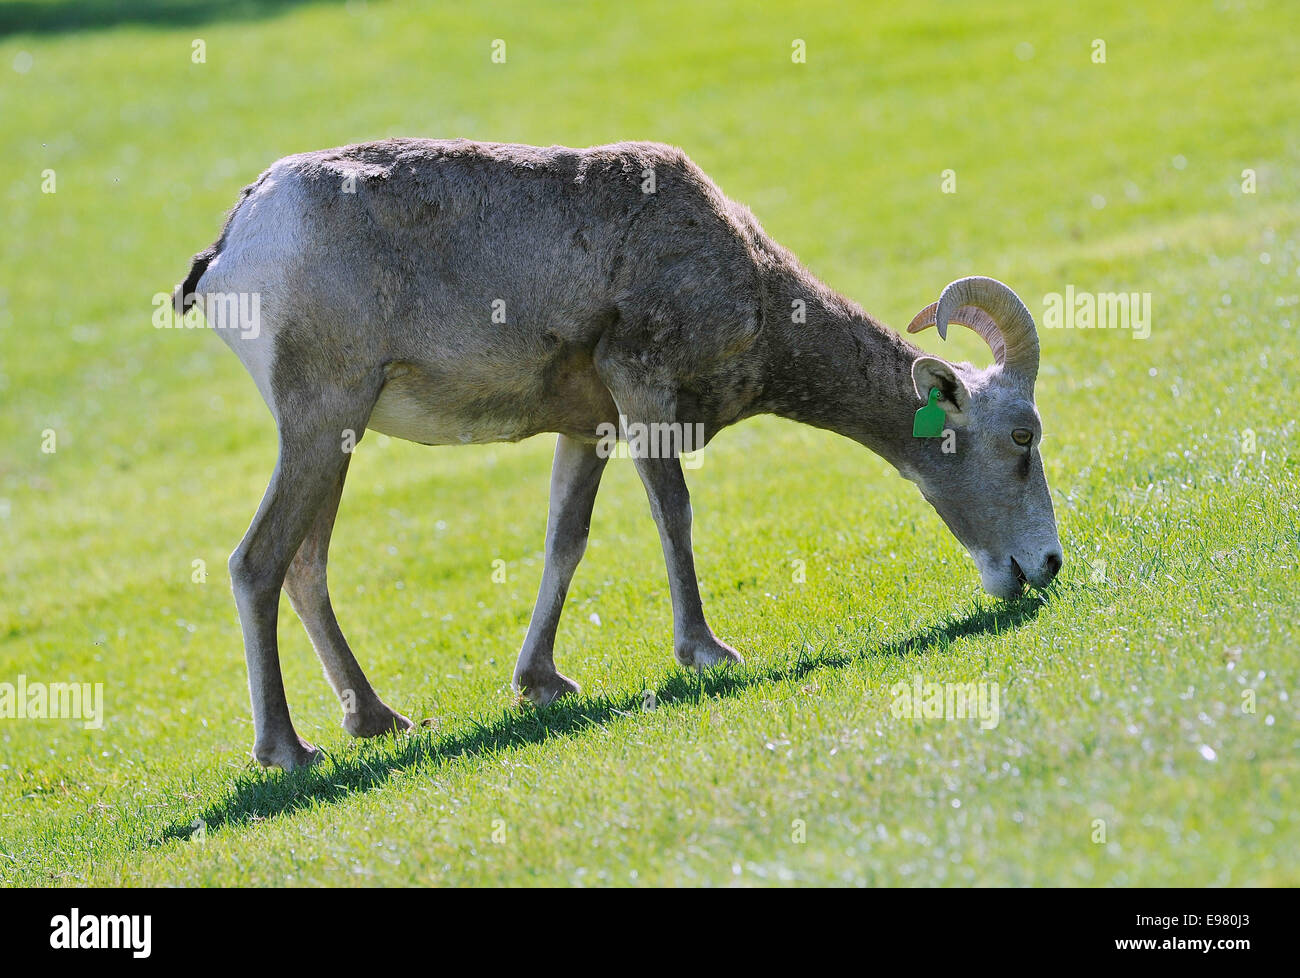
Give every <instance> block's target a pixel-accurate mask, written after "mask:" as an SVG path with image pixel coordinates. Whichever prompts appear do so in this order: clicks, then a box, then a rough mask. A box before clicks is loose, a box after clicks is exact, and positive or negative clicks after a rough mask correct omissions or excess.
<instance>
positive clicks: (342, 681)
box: [284, 455, 413, 737]
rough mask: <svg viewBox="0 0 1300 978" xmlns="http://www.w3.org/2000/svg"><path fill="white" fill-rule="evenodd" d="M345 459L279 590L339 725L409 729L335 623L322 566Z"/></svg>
mask: <svg viewBox="0 0 1300 978" xmlns="http://www.w3.org/2000/svg"><path fill="white" fill-rule="evenodd" d="M350 461H351V456H350V455H349V456H347V457H346V458H345V459H344V461H343V466H342V468H341V469H340V470H339V474H338V478H337V479H336V480H335V482H334V485H333V486H332V487H331V488H330V490H329V493H328V494H327V495H326V497H325V500H324V501H323V502H322V503H321V507H320V509H319V510H318V511H317V513H316V518H315V520H313V521H312V525H311V529H310V530H308V531H307V536H306V537H305V538H304V539H303V541H302V544H301V545H299V547H298V552H297V553H296V554H295V555H294V558H293V562H292V563H291V564H290V565H289V570H288V572H287V573H286V574H285V578H284V590H285V593H286V594H288V595H289V602H290V603H291V604H292V605H293V610H294V611H295V612H297V614H298V617H299V619H301V620H302V624H303V627H304V628H306V630H307V635H308V636H309V637H310V638H311V644H312V647H313V648H315V650H316V655H317V656H318V657H319V658H320V661H321V665H322V667H323V668H324V670H325V678H326V679H327V680H329V684H330V686H331V687H333V689H334V692H335V694H336V695H337V696H338V698H339V702H340V703H341V704H342V706H343V729H344V730H346V731H347V732H348V733H350V734H351V735H352V736H353V737H378V736H380V735H382V734H387V733H401V732H403V731H406V730H410V729H411V728H412V726H413V725H412V723H411V721H410V720H408V719H407V718H406V717H404V716H402V714H400V713H398V712H397V711H396V710H394V709H393V708H392V707H390V706H389V705H388V704H387V703H385V702H384V701H383V700H381V699H380V698H379V695H378V694H377V693H376V692H375V690H374V687H373V686H371V685H370V681H369V680H368V679H366V674H365V673H364V672H363V671H362V669H361V665H360V664H359V663H358V662H357V660H356V656H354V655H353V654H352V649H351V647H349V645H348V641H347V639H346V638H345V637H344V635H343V630H342V629H341V628H339V623H338V619H337V618H336V617H335V616H334V607H333V604H332V603H331V602H330V595H329V586H328V583H327V581H326V570H325V568H326V563H327V561H328V559H329V546H330V536H331V534H332V533H333V531H334V520H335V518H336V517H337V515H338V509H339V500H340V499H341V498H342V495H343V483H344V480H345V479H346V478H347V473H348V463H349V462H350Z"/></svg>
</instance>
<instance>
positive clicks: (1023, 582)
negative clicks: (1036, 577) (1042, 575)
mask: <svg viewBox="0 0 1300 978" xmlns="http://www.w3.org/2000/svg"><path fill="white" fill-rule="evenodd" d="M1011 570H1012V572H1013V573H1014V574H1015V575H1016V580H1017V581H1018V582H1019V583H1020V589H1021V590H1022V591H1023V590H1024V589H1025V588H1026V587H1027V586H1028V585H1029V578H1027V577H1025V572H1024V571H1023V570H1021V569H1020V564H1019V563H1018V562H1017V561H1016V558H1015V557H1012V558H1011Z"/></svg>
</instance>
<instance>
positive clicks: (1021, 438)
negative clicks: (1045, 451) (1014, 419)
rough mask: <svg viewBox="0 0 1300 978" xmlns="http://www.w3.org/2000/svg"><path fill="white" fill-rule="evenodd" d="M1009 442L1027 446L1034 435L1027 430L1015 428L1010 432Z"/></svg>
mask: <svg viewBox="0 0 1300 978" xmlns="http://www.w3.org/2000/svg"><path fill="white" fill-rule="evenodd" d="M1011 440H1012V441H1014V442H1015V443H1016V444H1017V445H1028V444H1029V443H1030V442H1031V441H1033V440H1034V433H1033V432H1032V431H1030V430H1029V429H1028V428H1017V429H1016V430H1015V431H1013V432H1011Z"/></svg>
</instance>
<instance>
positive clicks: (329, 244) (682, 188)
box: [174, 139, 1062, 769]
mask: <svg viewBox="0 0 1300 978" xmlns="http://www.w3.org/2000/svg"><path fill="white" fill-rule="evenodd" d="M214 296H215V297H218V303H217V305H218V306H219V305H220V303H221V302H224V301H226V300H227V299H229V298H230V297H249V296H252V297H256V300H257V301H256V303H253V302H245V303H244V304H243V305H242V306H238V308H239V309H242V310H245V311H247V310H251V309H256V312H257V322H254V323H245V322H243V320H244V319H246V318H247V315H237V316H236V319H237V321H239V322H240V323H241V325H242V326H243V327H244V328H241V329H232V328H219V329H218V332H219V334H220V335H221V336H222V337H223V339H225V340H226V342H227V343H228V344H229V345H230V347H231V349H233V350H234V351H235V353H236V355H238V357H239V358H240V360H241V361H242V362H243V363H244V366H245V367H246V368H247V369H248V371H249V373H250V374H252V376H253V379H254V381H255V382H256V384H257V387H258V389H259V390H260V391H261V394H262V396H263V398H265V400H266V403H267V405H268V406H269V407H270V409H271V413H272V415H274V417H275V421H276V424H277V426H278V428H279V434H280V454H279V460H278V463H277V465H276V467H275V472H274V474H273V475H272V477H271V482H270V486H269V487H268V489H267V491H266V495H265V497H264V498H263V500H262V504H261V506H260V507H259V508H258V511H257V514H256V516H254V517H253V522H252V525H251V526H250V527H249V529H248V532H247V534H246V535H245V536H244V539H243V541H242V542H241V543H240V544H239V546H238V547H237V548H236V549H235V552H234V554H233V555H232V556H231V558H230V574H231V580H232V582H233V585H234V591H235V600H236V603H237V604H238V607H239V616H240V621H241V623H242V626H243V632H244V644H245V651H246V655H247V659H248V672H249V684H250V688H251V693H252V705H253V720H254V724H255V727H256V733H255V743H254V746H253V756H254V757H255V758H256V759H257V760H258V761H260V762H261V763H262V764H266V765H275V766H279V767H282V768H286V769H288V768H294V767H298V766H301V765H303V764H308V763H311V761H312V760H314V759H315V758H316V757H317V756H318V751H317V749H316V748H314V747H313V746H311V745H310V744H308V743H307V742H306V741H304V740H303V739H302V738H300V737H299V736H298V735H297V733H296V732H295V731H294V727H293V723H292V721H291V719H290V717H289V707H288V703H287V702H286V699H285V694H284V685H283V682H282V679H281V675H280V663H279V654H278V651H277V645H276V617H277V611H278V607H279V595H280V589H281V586H283V588H284V590H286V591H287V592H288V594H289V599H290V601H291V602H292V603H293V606H294V608H295V609H296V610H297V612H298V615H299V617H301V619H302V621H303V624H304V625H305V626H306V628H307V632H308V634H309V635H310V636H311V640H312V644H313V645H314V646H315V648H316V651H317V653H318V654H319V656H320V659H321V662H322V663H323V665H324V668H325V673H326V675H327V676H328V677H329V681H330V683H331V684H332V686H333V687H334V689H335V691H336V692H337V693H338V695H339V697H340V699H341V700H342V702H343V704H344V710H345V716H344V721H343V725H344V727H345V728H346V729H347V730H348V732H349V733H351V734H353V735H354V736H361V737H367V736H374V735H377V734H382V733H386V732H389V731H394V730H402V729H406V728H409V727H410V726H411V723H410V721H409V720H408V719H406V717H404V716H402V715H401V714H399V713H397V712H396V711H394V710H393V709H391V708H390V707H389V706H388V705H386V704H385V703H384V702H383V701H382V700H381V699H380V698H379V696H378V695H377V694H376V693H375V691H374V689H373V688H372V687H371V685H370V683H369V681H368V680H367V679H366V677H365V675H364V673H363V672H362V671H361V667H360V666H359V665H358V664H357V661H356V659H355V658H354V657H353V654H352V651H351V649H350V648H349V647H348V643H347V641H346V640H345V639H344V637H343V633H342V632H341V631H340V630H339V626H338V622H337V621H336V620H335V617H334V612H333V609H332V608H331V605H330V598H329V592H328V589H327V587H326V581H325V564H326V555H327V551H328V549H329V540H330V533H331V530H332V528H333V525H334V517H335V514H336V512H337V510H338V505H339V497H340V495H341V493H342V491H343V482H344V478H345V476H346V474H347V469H348V461H349V459H350V457H351V456H350V451H351V447H352V444H353V443H354V441H355V440H356V439H359V438H360V436H361V434H362V432H363V431H364V430H365V429H366V428H372V429H374V430H376V431H380V432H384V433H386V434H389V435H393V436H395V437H399V438H406V439H409V440H411V441H416V442H421V443H423V444H428V445H448V444H460V443H480V442H491V441H517V440H518V439H521V438H527V437H529V436H531V435H535V434H538V433H541V432H555V433H557V434H558V435H559V438H558V442H557V445H556V449H555V462H554V469H553V471H552V475H551V504H550V514H549V518H548V521H547V529H546V564H545V569H544V572H543V574H542V583H541V588H540V591H539V593H538V596H537V604H536V606H535V607H534V609H533V615H532V620H531V621H530V623H529V626H528V633H527V637H526V638H525V639H524V643H523V648H522V650H521V652H520V654H519V661H518V664H517V665H516V667H515V672H514V685H515V687H516V688H517V689H518V690H519V691H520V692H521V693H522V694H523V695H524V696H526V697H527V698H528V699H529V700H531V701H532V702H533V703H536V704H538V705H544V704H547V703H550V702H551V701H552V700H554V699H555V698H556V697H558V696H561V695H564V694H565V693H571V692H576V691H577V690H578V684H577V683H575V682H573V681H572V680H571V679H568V678H567V677H565V676H563V675H561V674H560V673H559V671H558V670H557V669H556V667H555V662H554V658H553V645H554V641H555V632H556V626H557V624H558V622H559V618H560V610H561V607H562V606H563V604H564V599H565V595H566V593H567V591H568V587H569V582H570V580H571V579H572V577H573V573H574V570H575V568H576V567H577V565H578V561H579V560H580V559H581V558H582V554H583V551H584V549H585V547H586V542H587V531H588V525H589V523H590V520H591V512H592V505H593V503H594V502H595V498H596V490H597V487H598V486H599V484H600V476H601V472H602V470H603V469H604V466H605V461H606V458H607V456H608V454H609V452H608V450H607V444H606V443H605V441H604V440H602V438H601V436H600V434H599V432H600V431H601V430H605V431H609V430H611V428H610V426H612V425H618V426H619V428H618V429H614V430H621V431H623V432H630V431H631V429H632V428H633V427H634V426H635V427H637V428H638V429H639V430H641V431H645V430H650V431H653V432H657V433H658V435H656V436H652V437H650V438H649V439H636V444H635V445H634V446H633V447H634V449H635V450H634V451H633V455H634V457H635V464H636V467H637V471H638V473H639V474H640V476H641V479H642V481H643V483H644V485H645V489H646V494H647V495H648V497H649V500H650V511H651V513H652V515H653V516H654V519H655V522H656V523H657V524H658V527H659V534H660V537H661V539H662V543H663V550H664V557H665V560H666V562H667V566H668V580H669V586H670V590H671V594H672V605H673V621H674V627H673V631H674V636H673V647H674V652H675V655H676V658H677V661H678V662H680V663H681V664H682V665H684V666H688V667H696V668H703V667H707V666H712V665H715V664H718V663H729V662H738V661H740V656H739V654H737V652H736V651H735V650H734V649H732V648H731V647H730V646H728V645H726V644H725V643H723V642H721V641H719V640H718V639H717V638H716V637H715V636H714V634H713V632H712V631H711V630H710V628H709V626H708V624H707V623H706V622H705V619H704V611H703V608H702V606H701V603H700V593H699V587H698V584H697V582H696V577H695V562H694V558H693V556H692V553H691V507H690V497H689V494H688V492H687V488H686V482H685V479H684V478H683V473H682V466H681V461H680V458H679V449H680V447H681V443H682V439H681V438H680V435H679V434H676V433H680V432H681V431H682V430H684V429H685V428H686V427H688V426H689V428H690V430H691V431H698V432H702V433H703V438H704V440H705V441H706V442H707V440H708V439H710V438H712V437H713V435H714V434H716V433H717V432H718V431H719V430H720V429H722V428H724V427H726V426H727V425H731V424H734V423H736V422H737V421H741V420H743V419H745V418H748V417H751V416H753V415H756V414H778V415H781V416H784V417H787V418H793V419H795V420H796V421H802V422H805V423H807V424H811V425H815V426H817V427H819V428H827V429H830V430H832V431H835V432H838V433H840V434H842V435H844V436H846V437H848V438H851V439H853V440H854V441H856V442H859V443H860V444H862V445H865V446H866V447H867V448H869V449H871V450H872V451H873V452H876V453H877V454H878V455H880V456H882V457H883V458H884V459H886V460H887V461H888V462H890V463H892V464H893V465H894V466H895V467H896V468H897V469H898V470H899V472H901V473H902V474H903V475H904V476H905V477H906V478H908V479H910V480H911V481H913V482H915V483H916V484H917V486H918V487H920V490H921V492H922V494H923V495H924V496H925V498H926V499H927V500H929V502H930V503H931V504H932V505H933V506H934V508H935V509H936V510H937V511H938V512H939V515H940V516H941V517H942V518H943V519H944V521H945V522H946V523H947V524H948V526H949V528H950V529H951V530H952V532H953V533H954V534H955V535H956V536H957V538H958V540H960V541H961V542H962V544H963V545H964V546H965V547H966V548H967V549H968V550H969V551H970V553H971V555H972V556H973V557H974V559H975V562H976V564H977V565H978V567H979V571H980V576H981V579H982V582H983V585H984V587H985V588H986V589H987V590H988V591H989V592H991V593H992V594H995V595H998V596H1001V597H1012V596H1014V595H1018V594H1019V593H1020V591H1021V588H1022V585H1023V584H1024V583H1026V582H1028V583H1029V584H1032V585H1035V586H1043V585H1046V584H1047V583H1048V582H1049V581H1051V579H1052V578H1053V577H1054V576H1055V575H1056V573H1057V571H1058V570H1059V569H1060V566H1061V560H1062V557H1061V548H1060V543H1059V540H1058V537H1057V531H1056V520H1055V516H1054V514H1053V511H1052V502H1051V498H1050V495H1049V493H1048V488H1047V481H1046V479H1045V477H1044V474H1043V465H1042V460H1041V458H1040V457H1039V453H1038V443H1039V440H1040V438H1041V426H1040V423H1039V418H1038V412H1037V410H1036V409H1035V406H1034V378H1035V375H1036V373H1037V370H1038V340H1037V336H1036V332H1035V328H1034V322H1033V318H1032V317H1031V316H1030V314H1029V311H1028V310H1027V309H1026V308H1025V306H1024V304H1023V303H1022V302H1021V301H1020V300H1019V299H1018V298H1017V297H1016V295H1015V294H1014V293H1013V292H1012V291H1011V290H1010V289H1008V288H1007V287H1006V286H1005V285H1002V284H1001V283H1000V282H996V281H994V280H993V279H988V278H966V279H961V280H959V281H956V282H953V283H952V284H951V285H949V286H948V287H947V288H946V289H945V290H944V291H943V294H942V296H941V297H940V299H939V301H938V302H937V303H935V304H933V305H931V306H929V307H927V308H926V309H925V310H923V311H922V312H921V314H920V315H919V316H917V318H916V319H915V320H914V321H913V323H912V324H911V326H910V327H909V331H910V332H916V331H917V330H920V329H924V328H926V327H928V326H931V325H937V326H938V329H939V332H940V334H941V335H944V336H946V332H945V331H946V328H947V325H948V324H949V323H950V322H957V323H962V324H964V325H966V326H969V327H970V328H971V329H973V330H975V331H976V332H978V333H979V334H980V335H981V336H982V337H984V339H985V340H987V341H988V343H989V346H990V347H991V348H992V351H993V354H994V359H995V363H994V364H993V366H991V367H988V368H986V369H980V368H977V367H974V366H971V365H970V364H953V363H948V362H946V361H944V360H940V359H938V358H935V357H931V356H926V355H925V354H923V353H922V352H921V351H920V350H918V349H917V348H915V347H913V346H911V345H910V344H909V343H907V342H906V341H905V340H904V339H903V338H902V337H900V336H899V335H898V334H896V333H894V332H893V331H891V330H888V329H886V328H885V327H883V326H881V325H880V324H879V323H877V322H876V321H875V320H874V319H872V318H871V317H870V316H868V315H867V314H866V313H864V312H863V311H862V310H861V309H860V308H859V307H858V306H857V305H855V304H854V303H853V302H851V301H849V300H848V299H845V298H843V297H842V296H840V295H838V294H837V293H835V292H834V291H833V290H831V289H830V288H828V287H826V286H825V285H823V284H822V283H821V282H819V281H817V280H816V279H815V278H814V277H813V276H812V275H811V274H809V273H808V272H807V271H806V270H805V269H804V268H803V267H802V266H801V265H800V264H799V262H798V261H797V260H796V259H795V257H794V256H793V255H792V254H791V253H790V252H788V251H786V250H785V249H784V248H782V247H781V246H780V245H778V244H776V243H775V242H774V241H772V240H771V239H770V238H769V237H768V236H767V235H766V234H765V233H764V231H763V229H762V227H760V226H759V223H758V221H757V220H755V218H754V216H753V215H752V214H750V212H749V211H748V210H747V209H745V208H744V207H742V206H741V205H739V204H737V203H735V202H734V201H731V200H728V199H727V198H726V197H725V196H724V195H723V194H722V192H721V191H720V190H719V189H718V188H717V187H716V186H715V185H714V184H713V182H712V181H711V180H709V178H708V177H707V176H705V175H704V173H703V172H701V170H700V169H699V168H698V167H697V166H695V164H693V163H692V162H691V161H690V159H688V158H687V157H686V155H685V154H684V153H683V152H682V151H681V150H679V149H675V148H673V147H669V146H662V145H658V144H654V143H618V144H615V145H611V146H597V147H593V148H590V149H567V148H564V147H558V146H557V147H550V148H546V149H542V148H538V147H533V146H518V145H500V144H492V143H476V142H469V141H466V140H450V141H440V140H414V139H390V140H384V141H382V142H377V143H368V144H364V145H358V146H349V147H345V148H342V149H333V150H324V151H321V152H315V153H304V154H301V155H298V156H289V157H286V158H285V159H282V160H280V161H279V162H277V163H275V164H274V165H273V166H272V167H271V168H270V169H269V170H267V171H266V172H265V173H264V174H262V176H261V178H260V179H259V180H258V181H257V182H256V183H254V184H253V185H252V186H250V187H248V188H246V189H245V190H244V192H243V195H242V197H241V199H240V201H239V203H238V204H237V206H236V207H235V209H234V210H233V211H232V212H231V215H230V217H229V219H228V220H227V222H226V226H225V228H224V229H223V231H222V233H221V237H220V238H219V239H218V240H217V242H216V244H214V245H213V246H212V247H211V248H209V249H208V250H207V251H204V252H202V253H201V254H199V255H197V256H196V257H195V259H194V263H193V266H192V268H191V269H190V273H189V276H188V277H187V279H186V281H185V283H184V284H183V285H182V286H180V287H178V289H177V292H176V295H175V297H174V302H175V304H176V309H177V311H178V312H182V311H184V310H188V309H189V307H190V305H191V304H192V303H193V302H195V301H197V300H199V299H204V298H206V300H207V302H206V306H207V308H208V309H209V310H211V309H212V308H213V305H214V304H213V302H212V301H211V300H212V298H213V297H214ZM213 325H217V326H219V327H220V326H226V327H229V326H231V325H232V324H230V323H216V324H213ZM932 391H934V392H937V393H935V395H934V398H933V399H934V400H936V401H937V404H938V407H940V408H942V409H943V411H944V412H945V414H946V422H944V419H939V420H940V421H941V422H944V423H945V424H946V425H947V427H948V429H949V435H948V437H945V438H941V439H934V438H919V437H914V436H913V415H914V414H915V413H916V411H917V409H918V408H919V407H920V406H921V404H922V403H924V402H925V401H926V400H927V398H928V396H929V395H930V393H931V392H932ZM954 439H955V444H956V450H955V451H953V450H952V448H953V443H954Z"/></svg>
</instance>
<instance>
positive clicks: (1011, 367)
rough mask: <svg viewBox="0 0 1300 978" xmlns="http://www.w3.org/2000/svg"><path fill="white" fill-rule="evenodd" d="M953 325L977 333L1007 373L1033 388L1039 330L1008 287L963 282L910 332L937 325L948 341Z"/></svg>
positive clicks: (982, 280)
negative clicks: (1020, 378)
mask: <svg viewBox="0 0 1300 978" xmlns="http://www.w3.org/2000/svg"><path fill="white" fill-rule="evenodd" d="M949 323H961V324H962V325H963V326H969V327H970V328H971V329H973V330H975V332H977V333H979V334H980V336H982V337H984V339H985V341H986V342H987V343H988V345H989V347H990V348H991V349H992V350H993V356H994V357H995V358H996V360H997V362H998V363H1000V364H1002V366H1003V369H1005V370H1006V371H1008V372H1010V373H1016V374H1019V375H1020V376H1021V377H1023V378H1024V379H1025V380H1027V381H1028V382H1029V384H1030V386H1032V385H1033V383H1034V379H1035V378H1036V377H1037V376H1038V330H1037V328H1036V327H1035V326H1034V317H1033V315H1031V314H1030V312H1029V310H1028V309H1027V308H1026V307H1025V304H1024V303H1023V302H1021V301H1020V297H1019V296H1018V295H1016V294H1015V292H1013V291H1012V290H1011V289H1010V288H1009V287H1008V286H1006V285H1003V284H1002V283H1001V282H999V281H998V280H997V279H995V278H986V277H984V276H982V275H973V276H970V277H969V278H959V279H957V281H955V282H951V283H949V284H948V286H947V287H946V288H945V289H944V290H943V293H942V294H941V295H940V296H939V301H938V302H936V303H934V304H933V306H926V307H925V309H923V310H922V311H921V312H920V313H919V314H918V315H917V317H916V318H915V319H914V320H912V324H911V325H910V326H908V328H907V331H908V332H909V333H917V332H920V331H921V330H923V329H925V328H926V327H928V326H930V325H931V324H933V325H934V326H936V327H937V328H938V330H939V335H940V336H942V337H944V338H945V339H946V338H947V328H948V324H949Z"/></svg>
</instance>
